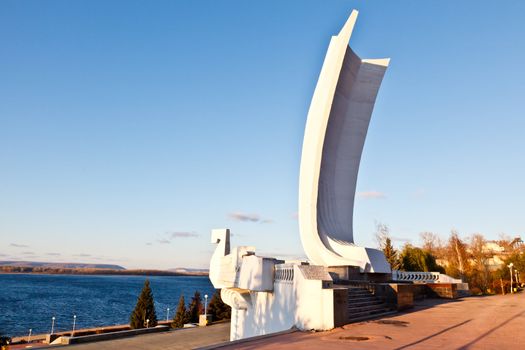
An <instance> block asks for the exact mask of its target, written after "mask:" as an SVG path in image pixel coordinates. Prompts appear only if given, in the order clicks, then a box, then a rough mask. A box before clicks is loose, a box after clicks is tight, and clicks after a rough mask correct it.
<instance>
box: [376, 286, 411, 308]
mask: <svg viewBox="0 0 525 350" xmlns="http://www.w3.org/2000/svg"><path fill="white" fill-rule="evenodd" d="M375 295H376V296H377V297H379V298H381V299H382V300H383V301H384V302H385V303H387V304H388V305H390V307H392V308H393V309H396V310H406V309H409V308H411V307H413V306H414V285H413V284H401V283H377V284H376V285H375Z"/></svg>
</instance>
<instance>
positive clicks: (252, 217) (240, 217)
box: [228, 212, 261, 222]
mask: <svg viewBox="0 0 525 350" xmlns="http://www.w3.org/2000/svg"><path fill="white" fill-rule="evenodd" d="M228 217H229V218H230V219H232V220H234V221H242V222H259V221H260V220H261V217H260V216H259V215H258V214H246V213H241V212H233V213H229V214H228Z"/></svg>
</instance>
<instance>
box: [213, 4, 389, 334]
mask: <svg viewBox="0 0 525 350" xmlns="http://www.w3.org/2000/svg"><path fill="white" fill-rule="evenodd" d="M357 14H358V13H357V11H353V12H352V13H351V15H350V17H349V18H348V20H347V22H346V24H345V25H344V27H343V29H342V30H341V31H340V33H339V35H337V36H334V37H332V40H331V41H330V45H329V47H328V52H327V54H326V57H325V60H324V63H323V67H322V69H321V74H320V76H319V81H318V83H317V86H316V88H315V92H314V95H313V98H312V102H311V105H310V110H309V112H308V120H307V123H306V130H305V135H304V142H303V151H302V158H301V172H300V183H299V226H300V232H301V241H302V243H303V247H304V250H305V252H306V255H307V257H308V259H309V262H299V263H298V262H285V261H282V260H277V259H273V258H266V257H260V256H257V255H255V248H254V247H246V246H244V247H235V248H233V249H232V248H230V232H229V230H228V229H220V230H213V231H212V243H215V244H217V247H216V250H215V252H214V254H213V256H212V259H211V263H210V280H211V281H212V283H213V285H214V287H215V288H221V297H222V299H223V300H224V302H225V303H227V304H228V305H230V306H231V307H232V323H231V334H230V338H231V340H236V339H241V338H246V337H250V336H255V335H262V334H267V333H272V332H276V331H281V330H286V329H289V328H291V327H293V326H295V327H298V328H300V329H316V330H326V329H331V328H333V327H334V326H338V325H341V324H344V323H346V322H345V321H346V319H345V317H346V316H345V315H346V314H345V313H344V312H345V311H346V310H339V309H340V308H338V307H337V305H338V302H339V299H341V298H346V294H344V293H341V288H334V286H333V280H332V277H331V276H330V274H329V273H328V267H338V266H343V267H344V266H348V267H353V268H356V269H358V270H359V271H360V272H363V273H390V267H389V265H388V263H387V261H386V259H385V257H384V255H383V253H382V252H381V251H379V250H376V249H371V248H364V247H360V246H357V245H355V244H354V239H353V228H352V216H353V207H354V196H355V189H356V181H357V174H358V170H359V162H360V158H361V153H362V149H363V144H364V141H365V136H366V132H367V129H368V124H369V121H370V117H371V114H372V110H373V107H374V102H375V99H376V95H377V92H378V89H379V85H380V83H381V80H382V78H383V75H384V73H385V70H386V68H387V66H388V62H389V60H388V59H378V60H373V59H361V58H359V57H358V56H357V55H356V54H355V53H354V52H353V51H352V49H351V48H350V47H349V46H348V42H349V40H350V36H351V34H352V30H353V28H354V24H355V22H356V19H357Z"/></svg>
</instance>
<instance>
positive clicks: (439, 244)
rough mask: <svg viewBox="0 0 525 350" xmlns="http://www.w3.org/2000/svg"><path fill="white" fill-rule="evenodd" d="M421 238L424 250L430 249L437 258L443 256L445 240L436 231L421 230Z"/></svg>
mask: <svg viewBox="0 0 525 350" xmlns="http://www.w3.org/2000/svg"><path fill="white" fill-rule="evenodd" d="M419 237H420V239H421V242H422V243H423V244H422V246H421V247H422V248H423V250H426V251H428V252H429V253H431V254H432V255H434V256H435V257H437V258H441V255H443V240H442V239H441V238H440V237H439V236H438V235H437V234H435V233H434V232H429V231H425V232H421V233H420V234H419Z"/></svg>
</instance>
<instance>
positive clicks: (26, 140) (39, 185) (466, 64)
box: [0, 0, 525, 268]
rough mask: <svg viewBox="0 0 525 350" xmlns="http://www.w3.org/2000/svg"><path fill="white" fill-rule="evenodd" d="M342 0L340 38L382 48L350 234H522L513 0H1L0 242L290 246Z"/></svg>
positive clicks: (158, 260)
mask: <svg viewBox="0 0 525 350" xmlns="http://www.w3.org/2000/svg"><path fill="white" fill-rule="evenodd" d="M354 8H356V9H358V10H359V11H360V14H359V18H358V21H357V25H356V28H355V30H354V34H353V37H352V40H351V44H352V47H353V48H354V50H355V51H356V52H357V53H358V54H359V55H360V56H361V57H363V58H382V57H390V58H391V64H390V68H389V69H388V71H387V73H386V76H385V79H384V82H383V85H382V87H381V90H380V93H379V96H378V99H377V103H376V108H375V110H374V114H373V116H372V121H371V124H370V128H369V133H368V137H367V141H366V144H365V149H364V153H363V157H362V163H361V169H360V173H359V180H358V191H359V192H360V193H361V196H359V197H358V199H357V201H356V209H355V214H354V217H355V219H354V221H355V227H354V231H355V237H356V241H357V243H359V244H363V245H368V246H374V245H375V242H374V240H373V237H372V234H373V232H374V230H375V222H383V223H385V224H388V225H389V226H390V228H391V232H392V235H393V236H394V237H396V238H398V239H399V240H397V241H396V243H397V244H398V245H402V244H403V243H404V242H405V241H406V240H409V241H411V242H412V243H417V242H418V235H419V233H420V232H422V231H433V232H436V233H438V234H440V235H441V236H442V237H444V238H446V237H447V236H448V234H449V231H450V229H452V228H455V229H457V230H459V232H460V233H461V234H462V235H463V236H465V237H466V236H468V235H469V234H472V233H475V232H481V233H483V234H485V235H486V237H488V238H491V239H494V238H497V237H498V235H499V234H500V233H506V234H509V235H511V236H514V235H520V234H521V233H522V232H523V231H525V222H524V221H523V204H522V201H523V197H524V194H525V185H524V180H523V179H524V178H525V176H524V170H525V168H524V164H523V161H522V158H523V154H525V139H524V138H523V136H522V134H523V130H525V119H524V112H523V103H524V91H525V69H524V65H523V62H524V56H525V40H523V38H524V37H525V22H524V21H523V13H525V3H523V2H521V1H502V2H479V1H461V2H457V1H440V2H437V1H436V2H427V1H399V2H393V1H366V2H365V1H304V0H301V1H94V0H90V1H45V2H44V1H36V0H35V1H18V0H16V1H15V0H4V1H2V2H1V3H0V53H1V54H0V260H15V259H17V260H18V259H23V260H37V261H79V262H100V263H102V262H104V263H117V264H121V265H123V266H126V267H130V268H134V267H145V268H146V267H147V268H172V267H178V266H187V267H201V268H202V267H207V265H208V260H209V257H210V255H211V252H212V250H213V245H211V244H210V243H209V237H210V230H211V229H212V228H218V227H229V228H231V229H232V232H233V234H234V236H233V242H232V243H233V245H254V246H256V247H257V249H258V251H260V252H262V253H264V254H272V255H275V254H276V255H280V256H283V257H293V256H301V255H302V254H303V253H302V247H301V243H300V239H299V232H298V225H297V220H296V217H295V215H296V212H297V186H298V170H299V162H300V152H301V144H302V135H303V130H304V125H305V121H306V114H307V111H308V107H309V103H310V98H311V96H312V93H313V90H314V87H315V84H316V82H317V77H318V74H319V72H320V68H321V65H322V62H323V58H324V55H325V52H326V48H327V47H328V43H329V40H330V36H331V35H334V34H336V33H337V32H338V31H339V29H340V27H341V26H342V25H343V23H344V22H345V20H346V18H347V17H348V15H349V14H350V12H351V10H352V9H354ZM374 192H375V193H376V194H377V195H376V196H374V195H370V193H374ZM367 193H368V194H369V195H368V196H367V195H366V194H367Z"/></svg>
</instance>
